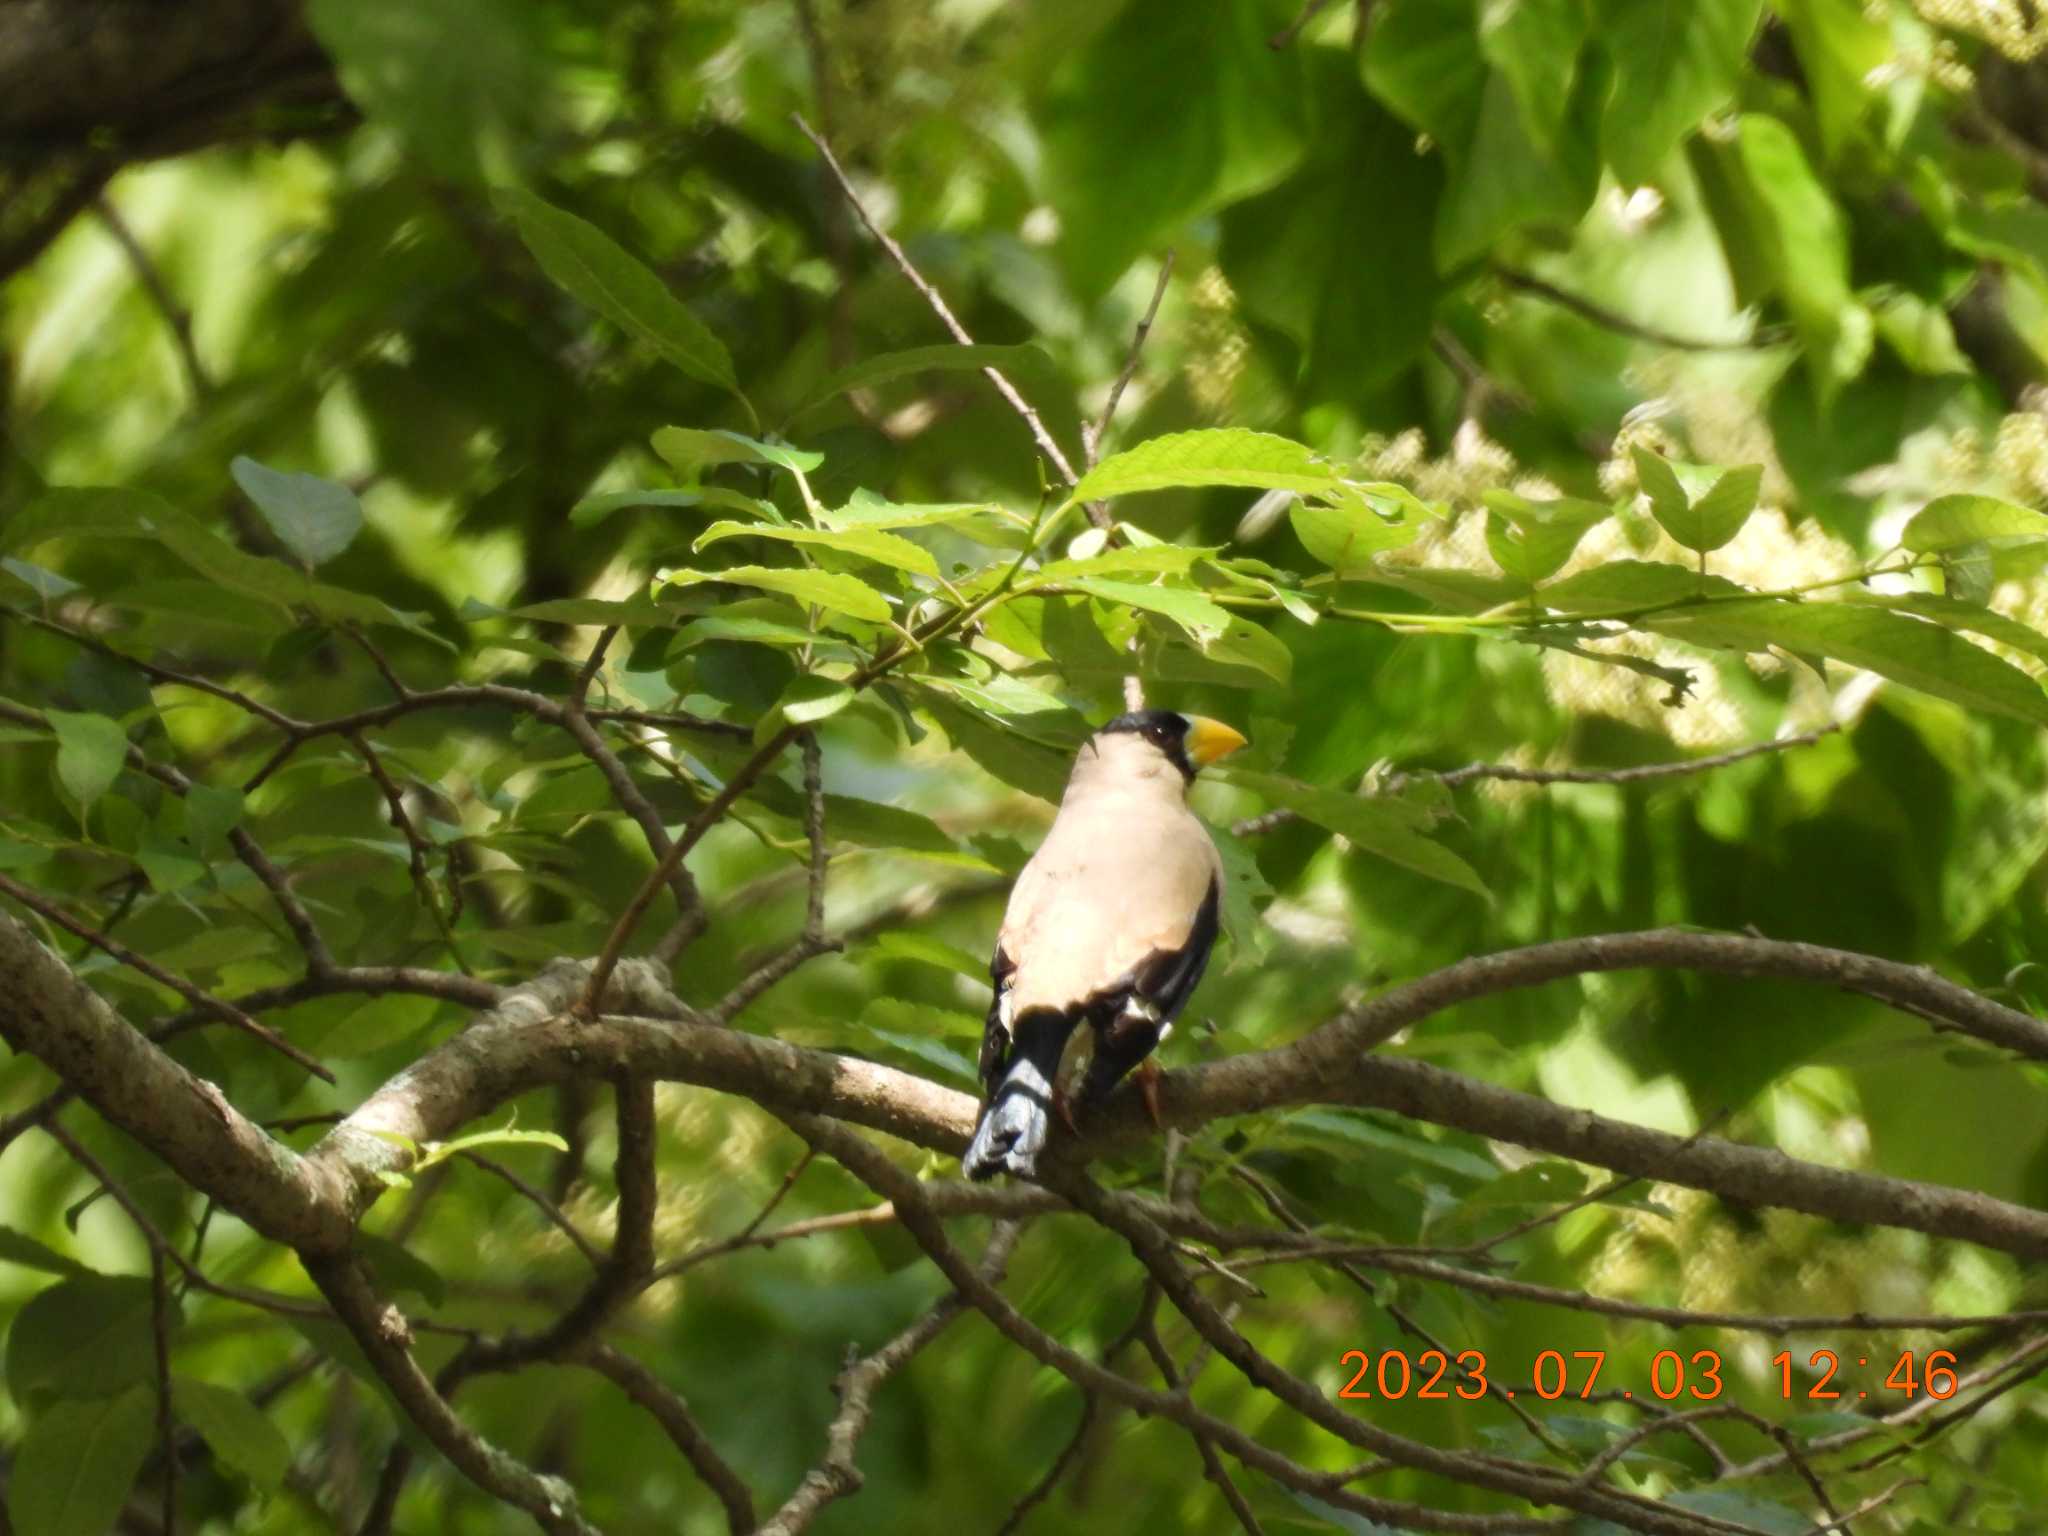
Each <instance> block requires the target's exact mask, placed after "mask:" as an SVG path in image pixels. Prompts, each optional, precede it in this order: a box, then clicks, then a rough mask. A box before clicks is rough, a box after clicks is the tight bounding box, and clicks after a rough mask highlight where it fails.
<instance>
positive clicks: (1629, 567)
mask: <svg viewBox="0 0 2048 1536" xmlns="http://www.w3.org/2000/svg"><path fill="white" fill-rule="evenodd" d="M1744 590H1745V589H1744V588H1742V587H1739V586H1737V585H1736V584H1735V583H1734V582H1732V581H1730V580H1728V579H1727V578H1726V577H1725V576H1715V575H1711V574H1709V575H1701V574H1700V572H1698V571H1696V570H1693V569H1692V568H1691V567H1690V566H1684V565H1672V564H1670V563H1669V562H1667V561H1663V560H1609V561H1607V562H1605V563H1604V564H1601V565H1596V566H1592V567H1589V568H1588V569H1586V570H1583V571H1577V572H1575V573H1573V574H1572V575H1570V576H1567V577H1565V578H1564V579H1563V580H1561V581H1554V582H1552V583H1551V584H1550V585H1549V586H1547V587H1539V588H1537V590H1536V600H1537V601H1538V602H1540V603H1541V604H1542V605H1543V606H1544V607H1546V608H1549V609H1552V610H1554V611H1555V612H1558V613H1579V614H1585V615H1586V616H1587V617H1589V618H1598V617H1602V616H1605V615H1610V614H1624V613H1634V612H1636V611H1638V610H1639V609H1645V608H1665V607H1669V606H1670V605H1672V604H1674V603H1687V602H1692V601H1694V600H1696V599H1698V598H1701V597H1707V596H1715V597H1739V596H1741V595H1742V593H1743V592H1744Z"/></svg>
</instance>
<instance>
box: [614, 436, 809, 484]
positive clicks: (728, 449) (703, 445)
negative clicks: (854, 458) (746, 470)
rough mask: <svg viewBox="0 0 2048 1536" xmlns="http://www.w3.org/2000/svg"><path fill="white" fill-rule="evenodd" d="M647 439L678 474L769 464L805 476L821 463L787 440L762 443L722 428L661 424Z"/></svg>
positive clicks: (759, 440) (755, 438) (757, 439)
mask: <svg viewBox="0 0 2048 1536" xmlns="http://www.w3.org/2000/svg"><path fill="white" fill-rule="evenodd" d="M651 441H652V442H653V444H654V451H655V452H656V453H658V454H660V455H661V456H662V458H663V459H664V460H665V461H666V462H667V463H668V466H669V467H670V468H671V469H673V470H675V471H676V472H677V473H678V474H690V473H694V472H696V471H697V470H700V469H707V468H709V467H711V466H712V465H715V464H769V465H773V466H774V467H775V468H777V469H786V470H789V471H790V472H792V473H794V474H804V475H807V474H809V473H810V472H811V471H812V470H814V469H816V468H817V467H818V466H819V465H821V464H823V463H824V462H825V455H823V454H822V453H811V452H809V451H807V450H805V449H802V448H792V447H790V446H789V445H788V444H787V443H766V442H763V441H762V440H761V439H760V438H758V437H748V436H746V435H745V434H744V433H741V432H728V431H726V430H725V429H724V428H722V427H720V428H716V429H714V430H712V431H709V432H706V431H703V430H700V429H699V428H696V427H662V428H660V429H658V430H657V431H656V432H655V434H654V436H653V438H652V439H651Z"/></svg>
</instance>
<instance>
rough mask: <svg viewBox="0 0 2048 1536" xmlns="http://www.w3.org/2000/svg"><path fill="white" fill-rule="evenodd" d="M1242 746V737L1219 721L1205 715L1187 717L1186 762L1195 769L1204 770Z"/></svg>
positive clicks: (1243, 741) (1243, 740)
mask: <svg viewBox="0 0 2048 1536" xmlns="http://www.w3.org/2000/svg"><path fill="white" fill-rule="evenodd" d="M1244 745H1245V739H1244V737H1243V736H1241V735H1239V734H1238V733H1237V732H1236V731H1233V730H1232V729H1231V728H1230V727H1229V726H1227V725H1225V724H1224V723H1223V722H1222V721H1221V720H1211V719H1209V718H1208V717H1207V716H1205V715H1189V716H1188V736H1187V753H1188V761H1189V762H1191V763H1193V764H1194V765H1195V766H1196V767H1197V768H1206V767H1208V766H1209V765H1210V764H1211V763H1213V762H1215V761H1217V760H1218V759H1219V758H1225V757H1228V756H1230V754H1231V753H1233V752H1235V751H1236V750H1237V749H1238V748H1239V747H1241V746H1244Z"/></svg>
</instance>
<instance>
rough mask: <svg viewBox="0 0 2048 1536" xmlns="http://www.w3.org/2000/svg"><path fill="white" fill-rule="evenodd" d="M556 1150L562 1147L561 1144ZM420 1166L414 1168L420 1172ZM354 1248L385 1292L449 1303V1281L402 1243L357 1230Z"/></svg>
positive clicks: (429, 1302) (430, 1303) (435, 1303)
mask: <svg viewBox="0 0 2048 1536" xmlns="http://www.w3.org/2000/svg"><path fill="white" fill-rule="evenodd" d="M559 1140H560V1138H557V1141H558V1142H559ZM556 1150H558V1151H559V1150H561V1148H560V1147H559V1146H558V1147H557V1148H556ZM425 1166H427V1164H426V1163H425V1162H422V1163H420V1164H419V1165H418V1168H424V1167H425ZM418 1168H415V1170H414V1171H415V1172H417V1171H418ZM355 1248H356V1252H357V1253H359V1254H361V1255H362V1256H363V1258H364V1259H365V1260H367V1261H368V1262H369V1265H370V1268H371V1269H373V1270H375V1271H376V1274H377V1279H378V1282H379V1284H380V1285H381V1286H382V1288H383V1289H384V1291H385V1292H386V1293H388V1294H396V1293H397V1292H399V1291H411V1292H412V1293H413V1294H414V1295H416V1296H418V1297H419V1298H420V1300H422V1301H424V1302H425V1303H426V1304H427V1305H428V1306H430V1307H443V1306H446V1305H447V1304H448V1282H447V1281H446V1280H443V1279H442V1278H441V1272H440V1271H439V1270H437V1269H436V1268H434V1266H433V1265H431V1264H429V1263H428V1262H427V1261H426V1260H425V1259H423V1258H421V1257H420V1256H419V1255H418V1254H416V1253H414V1252H413V1251H412V1250H411V1249H410V1248H407V1247H406V1246H405V1245H404V1244H403V1243H395V1242H393V1241H392V1240H391V1239H390V1238H388V1237H379V1236H377V1234H376V1233H374V1232H358V1233H356V1241H355Z"/></svg>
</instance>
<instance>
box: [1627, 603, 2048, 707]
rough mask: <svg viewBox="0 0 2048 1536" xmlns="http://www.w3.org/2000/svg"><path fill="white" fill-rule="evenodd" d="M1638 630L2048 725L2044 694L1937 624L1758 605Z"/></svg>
mask: <svg viewBox="0 0 2048 1536" xmlns="http://www.w3.org/2000/svg"><path fill="white" fill-rule="evenodd" d="M1642 627H1643V628H1645V629H1651V630H1655V631H1656V632H1657V633H1659V634H1665V635H1670V636H1672V637H1673V638H1674V639H1679V640H1689V641H1692V642H1693V643H1695V644H1699V645H1710V646H1722V647H1726V648H1729V649H1734V650H1742V651H1762V650H1767V649H1769V648H1771V647H1773V646H1776V647H1778V648H1779V649H1781V650H1784V651H1788V652H1790V653H1792V654H1793V655H1819V656H1826V657H1828V658H1830V659H1832V660H1835V661H1843V662H1847V663H1848V664H1849V665H1851V666H1856V667H1862V668H1864V669H1865V670H1866V671H1870V672H1875V673H1877V674H1878V675H1879V676H1880V677H1888V678H1890V679H1891V680H1892V681H1894V682H1898V683H1904V684H1905V685H1906V686H1907V687H1909V688H1917V689H1919V690H1920V691H1921V692H1923V693H1930V694H1933V695H1934V696H1935V697H1936V698H1942V699H1948V700H1950V701H1951V702H1953V703H1957V704H1961V705H1963V706H1965V707H1966V708H1969V709H1977V710H1983V711H1986V712H1988V713H1991V714H1998V715H2008V716H2011V717H2012V718H2014V719H2018V720H2026V721H2031V722H2032V723H2034V724H2037V725H2048V694H2044V693H2043V692H2042V689H2041V685H2040V684H2039V683H2037V682H2036V681H2034V679H2032V678H2030V677H2028V676H2027V674H2026V673H2024V672H2022V671H2020V669H2019V668H2017V667H2015V666H2013V665H2012V664H2011V663H2010V662H2006V661H2002V660H2000V659H1999V658H1998V657H1996V656H1994V655H1992V654H1991V653H1990V652H1989V651H1987V650H1985V649H1983V648H1982V647H1981V646H1977V645H1973V644H1972V643H1971V642H1969V641H1968V640H1965V639H1963V638H1962V637H1961V636H1959V635H1956V634H1954V633H1952V632H1951V631H1949V630H1948V629H1945V628H1943V627H1942V626H1941V625H1940V624H1938V623H1928V622H1925V621H1923V620H1920V619H1915V618H1908V617H1907V616H1905V615H1904V614H1900V613H1894V612H1891V611H1889V610H1887V609H1882V608H1867V607H1863V606H1861V605H1858V604H1851V603H1789V602H1782V601H1777V600H1773V599H1767V598H1760V599H1755V600H1744V601H1739V602H1730V603H1713V604H1709V605H1707V606H1706V607H1703V608H1693V609H1686V610H1683V611H1681V612H1677V613H1670V614H1662V615H1658V616H1655V617H1652V618H1648V619H1645V620H1643V621H1642Z"/></svg>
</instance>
